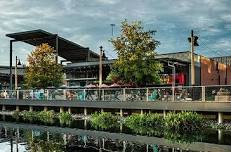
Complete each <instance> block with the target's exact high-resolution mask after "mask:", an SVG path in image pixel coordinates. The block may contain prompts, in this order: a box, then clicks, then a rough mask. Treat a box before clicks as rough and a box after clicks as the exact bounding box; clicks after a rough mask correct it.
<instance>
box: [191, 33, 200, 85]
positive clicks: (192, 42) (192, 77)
mask: <svg viewBox="0 0 231 152" xmlns="http://www.w3.org/2000/svg"><path fill="white" fill-rule="evenodd" d="M197 40H198V36H194V35H193V30H192V31H191V35H190V37H189V38H188V41H189V43H190V46H191V85H195V63H194V46H199V44H198V43H197Z"/></svg>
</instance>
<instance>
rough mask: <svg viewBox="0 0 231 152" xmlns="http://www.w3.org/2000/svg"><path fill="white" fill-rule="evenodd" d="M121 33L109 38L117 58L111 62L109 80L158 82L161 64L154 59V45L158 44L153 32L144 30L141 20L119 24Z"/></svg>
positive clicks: (136, 82)
mask: <svg viewBox="0 0 231 152" xmlns="http://www.w3.org/2000/svg"><path fill="white" fill-rule="evenodd" d="M121 29H122V30H121V35H120V36H119V37H117V38H115V39H112V40H111V43H112V45H113V47H114V48H115V51H116V53H117V56H118V59H117V60H116V62H115V63H114V64H113V67H112V71H111V73H110V74H109V76H108V79H109V80H112V81H122V82H123V83H135V84H136V85H145V84H150V83H152V84H153V83H159V82H160V76H159V72H160V71H162V64H160V63H159V62H158V61H157V60H155V56H156V52H155V49H156V47H157V46H158V45H159V44H160V42H159V41H156V40H155V39H154V38H153V32H146V31H144V28H143V27H142V24H141V22H139V21H136V22H132V23H131V24H129V23H128V22H127V20H125V21H123V22H122V24H121Z"/></svg>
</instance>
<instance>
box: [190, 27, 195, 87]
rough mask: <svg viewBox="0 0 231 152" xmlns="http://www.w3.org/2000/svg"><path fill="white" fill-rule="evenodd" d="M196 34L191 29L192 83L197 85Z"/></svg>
mask: <svg viewBox="0 0 231 152" xmlns="http://www.w3.org/2000/svg"><path fill="white" fill-rule="evenodd" d="M194 64H195V63H194V36H193V30H192V31H191V85H195V65H194Z"/></svg>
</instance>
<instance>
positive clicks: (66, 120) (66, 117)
mask: <svg viewBox="0 0 231 152" xmlns="http://www.w3.org/2000/svg"><path fill="white" fill-rule="evenodd" d="M58 118H59V120H60V123H61V124H70V123H71V120H72V116H71V114H70V113H68V112H61V113H59V114H58Z"/></svg>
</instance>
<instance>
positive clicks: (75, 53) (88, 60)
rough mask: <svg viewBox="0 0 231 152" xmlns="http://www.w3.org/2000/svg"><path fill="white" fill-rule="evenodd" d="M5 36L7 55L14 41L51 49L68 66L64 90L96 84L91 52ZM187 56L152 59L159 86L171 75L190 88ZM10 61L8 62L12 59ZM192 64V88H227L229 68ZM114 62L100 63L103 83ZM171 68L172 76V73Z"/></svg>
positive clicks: (49, 38) (52, 40) (32, 36)
mask: <svg viewBox="0 0 231 152" xmlns="http://www.w3.org/2000/svg"><path fill="white" fill-rule="evenodd" d="M6 36H8V37H10V38H13V39H11V40H10V46H11V47H10V52H12V47H13V42H15V41H21V42H25V43H28V44H31V45H34V46H36V45H39V44H42V43H48V44H49V45H50V46H52V47H54V49H55V52H54V53H55V54H56V55H57V57H58V56H59V57H61V58H63V60H62V61H61V63H63V62H67V61H69V62H70V63H67V64H66V65H64V69H65V84H66V85H67V86H70V87H77V86H85V85H86V84H89V83H96V82H97V81H98V80H99V54H97V53H95V52H93V51H91V50H90V49H89V48H87V47H83V46H80V45H79V44H76V43H74V42H71V41H69V40H67V39H64V38H62V37H60V36H58V35H57V34H52V33H49V32H46V31H44V30H33V31H26V32H19V33H12V34H7V35H6ZM190 55H191V53H190V52H189V51H186V52H175V53H166V54H159V55H157V56H156V59H157V60H159V61H160V62H161V63H162V64H163V66H164V71H163V73H161V77H162V85H171V84H172V83H173V78H174V77H173V76H174V75H175V84H176V85H186V86H187V85H191V82H190V80H191V74H190V71H191V69H190V68H191V58H190ZM10 59H11V60H12V56H11V57H10ZM194 60H195V85H224V84H231V79H230V78H229V76H230V75H231V68H230V66H229V65H226V64H224V62H223V63H222V62H220V60H218V59H209V58H207V57H205V56H202V55H198V54H195V55H194ZM57 61H58V60H57ZM114 62H115V60H113V59H110V60H109V59H107V58H104V59H103V62H102V65H103V76H102V78H103V80H106V77H107V75H108V74H109V72H110V69H111V65H112V64H113V63H114ZM226 63H227V62H226ZM170 65H171V66H170ZM174 68H175V72H174V70H173V69H174ZM8 70H9V71H8V74H7V75H4V72H1V69H0V75H2V77H1V79H2V80H3V79H4V80H9V79H10V81H9V82H7V83H9V88H12V85H13V67H12V62H11V64H10V66H9V67H8ZM10 71H12V72H10ZM11 75H12V76H11ZM6 77H7V78H6ZM9 77H10V78H9ZM0 81H1V80H0Z"/></svg>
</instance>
